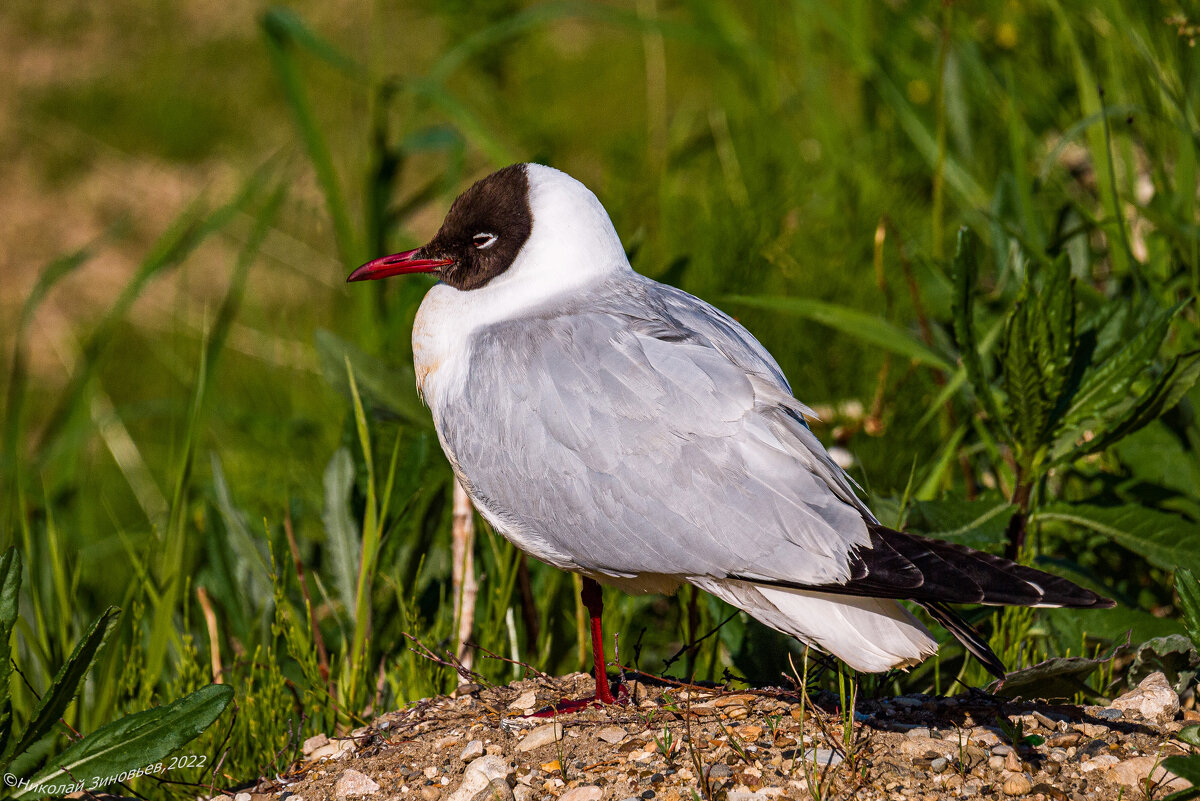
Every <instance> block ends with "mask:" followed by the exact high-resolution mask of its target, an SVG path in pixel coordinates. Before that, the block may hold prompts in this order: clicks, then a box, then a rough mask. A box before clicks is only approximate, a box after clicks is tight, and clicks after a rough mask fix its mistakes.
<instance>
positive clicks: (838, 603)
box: [690, 578, 937, 673]
mask: <svg viewBox="0 0 1200 801" xmlns="http://www.w3.org/2000/svg"><path fill="white" fill-rule="evenodd" d="M690 581H691V582H692V583H693V584H695V585H696V586H697V587H699V588H700V589H702V590H704V591H706V592H710V593H712V594H713V595H715V596H717V597H718V598H720V599H721V600H723V601H726V602H727V603H730V604H733V605H734V606H739V607H741V608H742V609H744V610H746V611H747V612H749V613H750V614H751V615H753V616H754V617H755V618H757V619H758V620H760V621H762V622H763V623H765V624H767V625H768V626H770V627H771V628H773V629H775V630H777V631H782V632H783V633H784V634H790V635H792V636H793V637H796V638H797V639H799V640H801V641H802V642H806V643H808V644H809V645H812V646H815V647H817V648H819V649H821V650H822V651H826V652H827V653H831V654H833V655H834V656H836V657H837V658H838V659H840V660H842V661H843V662H845V663H846V664H847V665H849V666H850V667H852V668H854V669H855V670H858V671H862V672H865V673H879V672H882V671H885V670H890V669H892V668H904V667H911V666H912V665H915V664H917V663H918V662H920V661H922V660H923V659H925V658H926V657H928V656H931V655H933V654H934V653H935V652H936V651H937V642H936V641H935V640H934V639H933V636H932V635H931V634H930V633H929V630H928V629H926V628H925V627H924V626H923V625H921V621H919V620H917V619H916V618H915V617H913V615H912V613H910V612H909V611H908V610H907V609H905V608H904V607H903V606H901V605H900V603H899V602H898V601H891V600H885V599H879V598H858V597H854V596H849V595H831V594H828V593H821V592H807V591H803V590H792V589H787V588H783V587H769V586H764V585H762V584H751V583H749V582H746V581H733V580H729V579H713V578H692V579H690Z"/></svg>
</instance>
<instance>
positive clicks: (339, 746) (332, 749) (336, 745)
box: [308, 739, 357, 760]
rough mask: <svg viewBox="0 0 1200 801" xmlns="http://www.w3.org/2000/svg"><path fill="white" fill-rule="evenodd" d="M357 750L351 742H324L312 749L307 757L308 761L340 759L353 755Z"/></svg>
mask: <svg viewBox="0 0 1200 801" xmlns="http://www.w3.org/2000/svg"><path fill="white" fill-rule="evenodd" d="M356 750H357V746H356V745H355V744H354V741H353V740H328V739H327V740H326V742H325V744H324V745H322V746H320V747H318V748H314V749H313V751H312V753H310V754H309V755H308V758H309V759H312V760H320V759H341V758H342V757H347V756H350V755H351V754H353V753H354V752H355V751H356Z"/></svg>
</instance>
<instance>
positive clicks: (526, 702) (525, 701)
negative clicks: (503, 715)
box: [508, 690, 537, 712]
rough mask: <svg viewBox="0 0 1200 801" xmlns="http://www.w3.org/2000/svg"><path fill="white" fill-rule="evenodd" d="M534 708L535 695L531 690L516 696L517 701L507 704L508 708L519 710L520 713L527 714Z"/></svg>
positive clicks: (535, 703)
mask: <svg viewBox="0 0 1200 801" xmlns="http://www.w3.org/2000/svg"><path fill="white" fill-rule="evenodd" d="M535 706H537V693H536V692H534V691H533V690H526V691H525V692H523V693H521V694H520V695H518V696H517V700H515V701H513V702H512V703H511V704H509V705H508V708H509V709H516V710H520V711H521V712H528V711H529V710H530V709H533V708H534V707H535Z"/></svg>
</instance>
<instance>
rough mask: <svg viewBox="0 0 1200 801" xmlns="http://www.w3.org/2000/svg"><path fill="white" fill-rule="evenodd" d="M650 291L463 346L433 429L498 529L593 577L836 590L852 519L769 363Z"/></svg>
mask: <svg viewBox="0 0 1200 801" xmlns="http://www.w3.org/2000/svg"><path fill="white" fill-rule="evenodd" d="M659 287H660V285H657V284H652V282H647V283H646V284H642V285H640V286H638V287H636V288H635V289H636V294H635V295H634V296H632V297H631V296H629V287H628V286H626V287H624V288H623V294H618V295H616V296H613V297H608V298H602V299H600V300H599V301H594V302H592V303H590V304H589V306H588V308H586V309H578V308H577V309H573V310H567V311H564V312H562V313H558V314H547V315H546V316H543V317H537V318H532V319H531V318H525V319H522V320H519V321H514V322H509V323H502V324H499V325H495V326H491V327H488V328H485V329H483V330H482V331H481V332H479V333H478V334H476V335H475V337H473V340H472V348H471V356H470V365H469V370H468V377H467V386H466V389H465V391H464V393H463V396H462V398H461V399H460V400H459V401H458V402H456V403H455V405H454V410H453V411H452V412H451V413H448V414H444V415H442V419H441V421H440V427H441V434H442V437H443V440H444V443H445V445H446V446H447V448H448V449H449V450H450V451H451V454H452V458H453V459H454V460H455V462H456V463H457V466H458V468H459V470H460V472H461V474H462V476H463V477H464V479H465V481H466V483H467V486H468V491H469V492H470V493H471V494H472V496H473V497H474V498H475V499H476V501H477V502H478V503H479V504H480V506H481V507H484V508H486V509H487V510H488V513H489V516H491V517H493V518H494V519H496V520H498V521H499V522H500V527H501V529H502V530H505V529H507V531H506V533H512V532H520V533H521V534H523V535H524V537H525V538H526V540H527V541H538V542H540V543H542V544H543V545H544V546H547V547H548V550H547V553H550V554H565V555H568V556H569V559H570V562H572V563H574V565H576V566H578V567H580V568H583V569H585V570H588V571H591V572H594V573H598V574H605V575H612V576H630V575H636V574H639V573H665V574H674V575H682V576H718V577H721V576H727V575H736V576H739V577H742V578H751V579H753V578H763V579H768V580H770V579H774V580H787V581H793V582H801V583H805V584H824V583H831V582H841V581H844V580H846V579H847V578H848V577H849V567H848V562H849V555H850V551H851V549H852V548H853V546H855V545H859V546H869V542H870V537H869V535H868V532H867V526H866V522H865V520H864V508H863V507H862V506H861V503H860V502H859V501H858V499H857V498H856V497H855V496H854V494H853V490H852V489H851V486H850V482H849V480H848V478H847V477H846V476H845V474H844V473H842V471H841V470H840V469H839V468H838V467H837V466H836V465H835V464H834V463H833V462H832V461H831V460H830V459H829V457H828V455H827V454H826V453H825V450H824V448H823V447H822V446H821V445H820V443H819V442H818V441H817V439H816V438H815V436H813V434H812V432H811V431H809V429H808V427H807V426H806V425H805V423H804V421H803V417H802V412H803V410H804V407H803V406H801V405H800V404H799V403H798V402H797V401H796V400H795V399H794V398H792V396H791V394H790V392H789V391H788V390H787V383H786V381H784V380H783V376H782V374H781V373H780V372H779V368H778V366H777V365H776V364H775V362H774V360H773V359H771V357H770V356H769V354H767V353H766V351H765V350H764V349H763V348H762V346H761V345H759V344H758V343H757V342H756V341H755V340H754V339H753V337H751V336H750V334H749V333H748V332H746V331H745V329H743V328H741V326H739V325H738V324H737V323H736V322H734V321H733V320H732V319H730V318H728V317H727V316H725V315H723V314H721V313H720V312H718V311H717V310H715V309H713V308H712V307H711V306H708V305H707V304H704V303H703V302H702V301H700V300H698V299H696V298H692V297H691V296H690V295H686V294H685V293H682V292H677V291H669V292H666V291H663V292H660V291H657V290H656V288H659ZM661 289H662V290H666V289H667V288H665V287H661ZM866 514H868V515H869V512H868V513H866ZM514 539H518V540H519V539H521V537H514ZM535 555H541V554H538V553H535ZM549 561H561V560H555V559H550V560H549Z"/></svg>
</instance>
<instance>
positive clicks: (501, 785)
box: [471, 779, 513, 801]
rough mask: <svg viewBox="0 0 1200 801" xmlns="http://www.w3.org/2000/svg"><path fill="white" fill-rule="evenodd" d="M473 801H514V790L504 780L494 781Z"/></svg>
mask: <svg viewBox="0 0 1200 801" xmlns="http://www.w3.org/2000/svg"><path fill="white" fill-rule="evenodd" d="M471 801H513V790H512V788H511V787H509V786H508V782H506V781H504V779H492V780H491V781H490V782H488V785H487V787H484V788H483V789H482V790H480V791H479V792H478V793H476V794H475V795H474V796H473V797H472V798H471Z"/></svg>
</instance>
